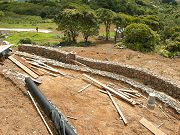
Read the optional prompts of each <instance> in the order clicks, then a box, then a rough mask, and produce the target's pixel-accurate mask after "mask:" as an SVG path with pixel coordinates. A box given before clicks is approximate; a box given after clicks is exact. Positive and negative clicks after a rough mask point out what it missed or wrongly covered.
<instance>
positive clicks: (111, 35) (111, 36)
mask: <svg viewBox="0 0 180 135" xmlns="http://www.w3.org/2000/svg"><path fill="white" fill-rule="evenodd" d="M99 35H100V36H106V32H100V33H99ZM114 36H115V32H110V38H114Z"/></svg>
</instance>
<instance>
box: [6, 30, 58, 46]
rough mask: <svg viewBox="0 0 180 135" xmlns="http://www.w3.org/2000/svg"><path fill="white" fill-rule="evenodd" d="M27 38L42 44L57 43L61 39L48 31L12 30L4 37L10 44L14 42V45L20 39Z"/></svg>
mask: <svg viewBox="0 0 180 135" xmlns="http://www.w3.org/2000/svg"><path fill="white" fill-rule="evenodd" d="M27 38H29V39H30V40H31V41H32V43H35V44H39V45H44V44H47V43H48V42H49V43H50V44H55V43H59V42H60V40H61V39H59V38H58V37H57V35H56V34H50V33H40V32H38V33H37V32H12V33H10V35H9V36H8V37H7V38H6V40H7V41H8V42H10V43H11V44H14V45H15V46H16V45H17V44H18V43H19V41H20V40H21V39H27Z"/></svg>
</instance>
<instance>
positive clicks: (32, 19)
mask: <svg viewBox="0 0 180 135" xmlns="http://www.w3.org/2000/svg"><path fill="white" fill-rule="evenodd" d="M0 22H1V23H8V24H20V23H21V24H24V23H26V24H37V23H42V22H43V19H42V18H41V17H39V16H30V15H18V14H15V13H13V12H5V14H4V16H3V17H1V19H0Z"/></svg>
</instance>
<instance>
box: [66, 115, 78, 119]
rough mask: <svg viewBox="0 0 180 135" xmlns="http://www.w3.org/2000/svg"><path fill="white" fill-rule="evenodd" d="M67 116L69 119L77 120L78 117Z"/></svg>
mask: <svg viewBox="0 0 180 135" xmlns="http://www.w3.org/2000/svg"><path fill="white" fill-rule="evenodd" d="M67 118H69V119H73V120H77V118H75V117H72V116H67Z"/></svg>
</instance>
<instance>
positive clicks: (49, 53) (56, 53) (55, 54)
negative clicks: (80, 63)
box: [18, 44, 75, 63]
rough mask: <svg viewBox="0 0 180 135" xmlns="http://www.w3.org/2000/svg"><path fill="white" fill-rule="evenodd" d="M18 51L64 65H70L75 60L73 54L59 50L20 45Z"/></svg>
mask: <svg viewBox="0 0 180 135" xmlns="http://www.w3.org/2000/svg"><path fill="white" fill-rule="evenodd" d="M18 50H19V51H22V52H27V53H31V54H35V55H39V56H43V57H45V58H50V59H53V60H57V61H61V62H65V63H72V60H75V54H74V53H69V52H65V51H60V50H59V49H55V48H50V47H44V46H37V45H29V44H22V45H19V46H18Z"/></svg>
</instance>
